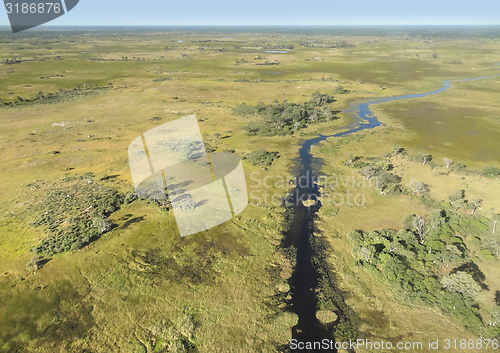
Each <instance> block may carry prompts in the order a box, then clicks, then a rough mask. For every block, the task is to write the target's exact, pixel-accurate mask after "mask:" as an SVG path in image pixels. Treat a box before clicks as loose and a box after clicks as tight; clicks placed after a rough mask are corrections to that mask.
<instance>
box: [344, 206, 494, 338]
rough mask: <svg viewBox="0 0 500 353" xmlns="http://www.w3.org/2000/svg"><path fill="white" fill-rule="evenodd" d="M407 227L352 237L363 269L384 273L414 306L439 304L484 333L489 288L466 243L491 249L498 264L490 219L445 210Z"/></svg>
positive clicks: (409, 219) (415, 219) (411, 221)
mask: <svg viewBox="0 0 500 353" xmlns="http://www.w3.org/2000/svg"><path fill="white" fill-rule="evenodd" d="M405 223H406V224H407V227H406V228H404V229H401V230H399V231H396V230H392V229H384V230H377V231H370V232H363V231H354V232H351V233H350V234H349V236H350V238H351V239H352V242H353V245H354V250H353V251H354V252H355V253H356V256H357V258H358V263H359V265H360V266H363V267H364V268H366V269H367V270H369V271H371V272H373V273H374V274H380V275H381V276H382V277H383V278H384V279H385V280H386V281H387V283H388V284H390V286H391V287H393V288H394V289H395V290H397V293H398V295H399V296H400V297H402V298H404V299H405V300H407V301H408V302H412V303H414V304H415V303H420V304H426V305H437V306H439V307H440V308H441V310H443V312H445V313H447V314H450V315H453V316H455V317H457V318H458V319H459V320H460V321H461V322H463V323H464V324H465V327H467V328H468V329H470V330H472V331H473V332H479V330H480V329H482V328H483V327H484V325H485V323H484V322H483V321H482V319H481V316H480V314H479V310H478V308H477V303H476V299H477V297H478V295H479V293H480V292H481V288H483V289H487V287H488V286H487V285H486V279H485V276H484V274H483V273H482V272H481V271H480V270H479V268H478V267H477V265H476V264H475V262H474V259H473V258H471V257H470V254H471V250H470V249H469V248H468V247H467V245H466V244H465V242H464V241H465V239H468V240H475V241H476V242H478V243H480V244H481V245H480V248H482V249H488V250H487V251H486V252H487V253H488V254H487V255H488V257H487V258H485V259H486V260H490V261H491V260H494V261H495V260H497V259H496V258H494V257H493V256H492V255H491V253H490V248H489V246H490V245H489V239H491V236H490V235H489V234H488V233H489V232H488V229H489V223H490V220H488V219H486V218H485V217H474V216H470V215H464V214H457V213H455V212H449V211H445V210H441V211H435V212H433V213H431V215H430V216H429V217H427V219H424V218H423V217H421V216H417V215H410V216H408V217H407V218H406V220H405ZM495 238H496V239H497V242H496V243H498V237H496V236H495ZM472 243H474V242H472ZM496 247H497V249H498V245H496ZM493 251H494V249H493ZM482 252H483V253H484V250H483V251H482ZM377 276H378V275H377ZM491 330H492V333H494V334H495V335H499V334H500V331H499V330H497V331H495V329H494V328H492V329H491Z"/></svg>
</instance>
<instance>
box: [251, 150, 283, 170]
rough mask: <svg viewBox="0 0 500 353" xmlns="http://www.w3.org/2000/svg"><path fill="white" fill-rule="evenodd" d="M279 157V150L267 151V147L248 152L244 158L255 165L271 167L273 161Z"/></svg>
mask: <svg viewBox="0 0 500 353" xmlns="http://www.w3.org/2000/svg"><path fill="white" fill-rule="evenodd" d="M276 158H279V153H278V152H267V151H266V150H265V149H263V148H261V149H258V150H257V151H253V152H251V153H249V154H247V155H246V156H245V157H243V159H246V160H248V161H249V162H250V163H252V164H253V165H255V166H262V167H269V166H270V165H271V164H273V161H274V160H275V159H276Z"/></svg>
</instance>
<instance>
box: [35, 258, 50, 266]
mask: <svg viewBox="0 0 500 353" xmlns="http://www.w3.org/2000/svg"><path fill="white" fill-rule="evenodd" d="M50 260H52V258H44V259H41V260H40V261H38V268H42V267H43V266H45V265H46V264H48V263H49V261H50Z"/></svg>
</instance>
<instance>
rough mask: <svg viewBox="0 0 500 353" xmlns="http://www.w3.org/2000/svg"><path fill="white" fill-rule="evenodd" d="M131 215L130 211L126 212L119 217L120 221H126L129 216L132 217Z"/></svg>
mask: <svg viewBox="0 0 500 353" xmlns="http://www.w3.org/2000/svg"><path fill="white" fill-rule="evenodd" d="M132 216H133V214H132V213H127V214H126V215H124V216H123V217H122V218H120V221H126V220H128V219H130V217H132Z"/></svg>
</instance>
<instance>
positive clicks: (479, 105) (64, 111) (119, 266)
mask: <svg viewBox="0 0 500 353" xmlns="http://www.w3.org/2000/svg"><path fill="white" fill-rule="evenodd" d="M346 44H347V45H346ZM284 45H286V46H290V45H293V49H282V47H283V46H284ZM0 48H1V50H0V62H2V61H4V60H5V59H13V58H16V59H17V60H18V61H20V62H18V63H14V64H9V65H0V99H1V102H14V101H15V100H16V99H17V97H22V98H23V99H28V98H29V99H32V98H34V97H36V95H37V93H38V92H43V94H48V93H50V92H58V91H59V90H73V89H75V88H78V87H79V88H81V89H92V88H96V87H110V86H109V84H112V87H111V88H109V89H107V90H105V91H103V92H101V93H99V94H96V95H92V96H82V97H76V98H74V99H72V100H71V101H67V102H58V103H57V104H37V102H33V103H30V104H16V105H15V106H1V107H0V126H1V129H0V154H1V164H0V175H1V180H2V183H1V185H0V196H1V197H2V200H3V202H2V203H1V204H0V215H1V218H0V258H1V259H2V261H1V262H0V273H2V274H3V276H2V277H1V278H0V303H1V304H0V326H1V327H2V328H7V329H5V330H2V332H1V333H0V351H5V352H10V351H16V350H20V351H23V350H24V351H28V352H82V351H84V350H85V349H87V350H88V351H92V352H109V351H118V350H120V351H124V352H152V351H161V349H162V346H163V345H164V344H165V345H167V346H168V347H170V348H169V349H170V350H169V351H176V350H177V351H179V352H182V351H186V350H187V351H192V352H195V351H199V352H215V351H217V352H255V351H262V352H272V351H285V350H286V349H285V348H283V347H284V345H286V344H287V342H288V340H289V339H290V338H291V327H292V326H293V325H295V323H296V317H295V315H294V314H291V313H288V312H286V310H285V309H286V304H287V302H286V301H287V291H288V288H287V283H286V280H287V279H288V277H289V276H290V271H291V266H292V263H291V261H290V259H288V258H287V257H286V256H285V254H284V253H283V252H282V251H281V249H280V243H281V240H282V236H283V235H282V229H283V227H284V226H285V224H284V216H283V211H284V210H283V209H282V208H281V207H279V206H274V205H272V204H266V203H265V202H251V203H250V205H249V206H248V207H247V209H246V210H245V211H244V213H243V214H241V215H240V216H239V217H237V218H236V219H234V220H233V221H231V222H227V223H226V224H224V225H221V226H219V227H217V228H214V229H212V230H209V231H206V232H203V233H201V234H197V235H195V236H192V237H187V238H181V237H180V236H179V234H178V231H177V227H176V223H175V220H174V217H173V214H172V213H171V212H170V213H169V212H166V213H165V212H162V211H161V210H159V209H158V208H155V207H154V206H152V205H149V204H148V203H147V202H145V201H136V202H133V203H131V204H129V205H123V206H122V207H121V209H120V210H119V211H117V212H115V213H113V214H111V216H110V219H111V220H112V221H113V222H114V224H115V228H114V229H113V230H112V231H110V232H108V233H106V234H104V235H103V236H102V237H101V238H100V239H99V240H97V241H95V242H93V243H92V244H91V245H89V246H87V247H84V248H83V249H81V250H79V251H73V252H69V253H65V254H59V255H55V256H52V257H47V260H50V261H48V262H46V263H45V264H44V265H43V267H42V268H41V269H39V270H37V271H33V270H32V269H27V266H26V264H27V263H28V262H29V261H30V259H31V258H32V256H33V253H31V252H30V251H29V250H30V249H32V248H33V247H34V246H36V245H37V244H38V243H39V241H40V240H41V239H43V238H44V237H45V236H46V234H45V233H44V232H43V230H42V229H40V228H35V227H32V226H30V225H29V221H28V220H29V216H30V215H29V213H28V211H27V209H28V206H29V205H30V204H31V203H33V202H36V201H37V200H40V199H41V198H43V196H44V195H43V194H40V193H37V192H33V190H31V189H30V188H28V187H26V186H27V185H28V184H30V183H33V182H35V181H37V180H46V181H51V182H52V181H56V180H60V179H62V178H63V177H65V176H80V175H82V174H85V173H88V172H92V173H94V174H95V175H96V179H100V178H108V179H109V180H111V183H112V184H113V185H114V186H116V187H117V188H119V189H120V190H121V191H122V192H126V191H128V190H130V188H131V177H130V171H129V166H128V164H127V163H128V155H127V148H128V145H129V143H130V142H131V141H132V140H133V139H134V138H136V137H137V136H139V135H140V134H141V133H144V132H145V131H147V130H149V129H151V128H153V127H155V126H157V125H159V124H161V123H163V122H168V121H171V120H174V119H176V118H179V117H182V116H185V115H189V114H192V113H194V114H196V116H197V118H198V121H199V125H200V129H201V132H202V134H203V137H204V140H205V141H206V142H207V143H208V144H209V145H210V146H211V147H213V148H215V149H216V150H217V151H224V150H231V151H234V152H235V153H236V154H238V155H240V156H244V155H246V154H248V153H250V152H252V151H255V150H257V149H259V148H265V149H266V150H267V151H277V152H279V156H280V158H278V159H276V160H275V161H274V162H273V163H272V165H271V166H269V167H267V168H265V169H264V168H262V167H260V166H254V165H252V164H251V163H249V162H248V161H244V168H245V173H246V176H247V181H248V182H249V188H250V190H249V191H252V189H255V187H252V186H251V182H250V180H252V179H251V178H250V176H251V174H252V173H253V172H258V173H259V174H258V178H259V179H263V178H265V177H266V176H270V177H288V176H290V173H291V171H292V167H293V164H294V162H295V158H296V156H297V152H298V149H299V143H300V141H301V139H304V138H307V137H309V136H314V135H315V134H317V133H319V132H321V133H323V134H331V133H332V134H333V133H334V132H338V131H340V129H342V128H343V127H344V126H346V125H348V124H349V123H350V118H349V117H348V116H347V114H343V113H340V114H339V119H337V120H333V121H329V122H324V123H320V124H314V125H310V126H309V127H308V128H306V129H304V130H301V134H297V133H295V134H293V135H291V136H284V137H277V136H275V137H261V136H247V135H246V134H245V131H244V130H242V127H243V126H244V125H246V124H248V123H249V122H250V121H253V119H254V118H253V117H239V116H236V115H234V114H233V113H232V112H233V111H232V108H233V107H235V106H236V105H238V104H240V103H242V102H244V103H246V104H249V105H255V104H257V103H259V102H264V103H266V104H268V103H270V102H272V101H273V100H279V101H283V100H288V101H292V102H296V103H303V102H306V101H307V100H309V98H310V97H311V95H312V94H313V93H314V92H316V91H320V92H322V93H328V94H331V95H334V96H335V99H336V102H334V103H333V104H332V107H334V108H335V109H337V110H343V109H346V108H347V107H348V105H349V103H350V102H352V101H353V100H357V99H369V98H373V97H382V96H388V95H401V94H407V93H419V92H427V91H432V90H434V89H436V88H438V87H440V86H441V83H442V82H443V81H444V80H446V79H453V78H472V77H478V76H488V75H491V74H495V73H497V71H495V70H497V69H498V68H499V67H498V66H496V65H495V64H496V63H498V61H499V60H498V52H499V50H500V48H499V44H498V43H497V42H496V41H495V40H493V39H490V38H486V37H485V36H480V35H476V36H474V37H464V38H461V37H456V36H451V35H450V34H449V33H448V34H446V33H445V34H444V35H443V34H439V35H438V34H436V35H433V34H432V33H431V34H429V33H424V34H418V33H417V34H416V33H410V34H408V33H404V32H403V33H399V32H398V33H393V34H387V35H381V34H370V33H368V32H367V31H364V32H363V31H360V32H357V31H354V32H353V33H352V34H349V35H346V34H345V33H342V32H339V33H322V32H320V33H317V34H307V33H299V32H292V33H279V32H277V33H276V32H269V33H258V34H256V33H251V32H245V31H243V32H230V33H229V32H220V31H219V32H218V31H205V32H203V31H193V30H190V31H182V30H157V31H156V30H150V31H143V32H141V31H129V32H114V31H112V30H105V31H92V32H90V31H84V30H83V31H82V30H75V31H64V32H57V31H56V32H32V34H31V35H29V36H12V35H9V34H7V33H6V32H0ZM265 48H268V49H265ZM267 50H285V51H287V52H288V53H286V54H280V53H267V52H266V51H267ZM258 56H260V57H262V59H261V58H259V59H256V57H258ZM457 60H460V61H461V62H462V64H453V63H452V62H454V61H457ZM266 61H267V62H268V63H276V62H278V63H279V64H277V65H256V64H257V63H265V62H266ZM42 77H43V78H42ZM158 79H165V80H163V81H162V80H158ZM155 81H156V82H155ZM499 82H500V80H499V79H498V78H497V79H492V80H487V81H477V82H467V83H466V82H463V83H454V84H453V87H452V89H450V90H449V91H446V92H445V93H443V94H442V95H437V96H432V97H427V98H423V99H418V100H413V101H408V102H403V101H401V102H394V103H388V104H383V105H379V106H376V107H374V112H375V114H376V115H377V116H378V117H379V119H380V120H381V121H382V122H383V123H385V124H386V126H384V127H381V128H378V129H376V130H374V131H373V132H365V133H363V135H365V136H364V137H363V138H362V139H360V140H358V141H357V142H356V141H351V142H348V143H346V144H340V145H339V144H337V139H331V140H329V141H327V142H325V143H323V144H322V145H321V146H320V147H315V148H314V149H313V152H314V154H315V156H317V157H321V158H323V160H324V166H323V170H322V173H323V174H337V175H340V174H342V175H350V174H351V173H353V171H352V170H351V169H349V168H348V167H346V166H345V165H342V163H340V162H341V161H345V160H346V159H348V155H349V154H355V155H359V156H365V157H366V156H372V157H377V156H383V155H384V154H385V153H387V152H390V151H391V148H392V145H393V144H396V143H397V144H399V145H401V146H405V147H407V148H408V149H409V150H411V151H414V153H418V152H419V151H420V150H425V151H426V152H428V153H431V154H432V155H433V156H434V159H435V160H436V161H438V162H439V161H440V160H441V159H442V158H444V157H448V158H452V159H453V160H455V161H456V162H458V161H460V162H462V163H465V164H467V165H468V166H469V168H471V169H479V170H480V169H482V168H483V167H485V166H487V165H496V166H498V161H497V159H496V155H497V151H499V150H500V145H499V144H500V142H499V140H498V139H496V138H495V136H496V133H498V130H499V126H498V124H499V120H498V117H499V116H500V111H499V110H500V103H499V102H498V98H497V97H498V92H499V90H500V86H499ZM339 86H342V87H343V88H344V89H346V90H347V91H348V93H347V94H334V93H333V92H334V91H335V90H336V89H338V87H339ZM40 103H41V102H40ZM155 117H158V118H160V119H159V120H158V119H153V120H152V118H155ZM259 119H260V117H255V121H257V120H259ZM429 126H431V128H429ZM436 126H439V129H436V128H435V127H436ZM474 133H475V134H474ZM214 134H220V135H222V137H223V138H218V137H215V136H214ZM54 151H57V152H59V153H55V154H54V153H53V152H54ZM394 164H395V168H396V169H395V172H396V173H398V174H399V175H401V176H402V178H403V183H409V181H410V180H411V179H418V180H422V181H425V182H426V183H427V184H429V185H430V193H431V194H432V196H433V197H434V198H436V199H437V200H441V199H445V197H446V196H447V195H449V194H450V193H452V192H454V191H456V190H457V189H460V188H463V189H466V192H467V193H470V194H471V195H474V196H475V197H478V198H483V199H484V206H483V208H482V210H485V211H487V210H488V209H489V208H491V207H495V208H496V209H497V210H498V209H500V205H499V204H498V202H499V201H498V200H500V198H499V197H498V196H500V195H498V193H499V190H500V188H499V185H498V179H485V178H479V177H478V176H464V175H460V174H454V173H451V174H450V175H447V176H444V175H439V174H438V172H437V170H436V169H435V170H432V169H431V168H428V167H422V166H420V165H416V164H415V163H412V162H410V161H408V160H397V161H396V162H395V163H394ZM261 189H262V190H264V187H263V186H262V187H261ZM339 191H342V190H341V189H340V190H339ZM270 192H276V193H279V194H285V193H286V192H287V188H286V187H285V188H278V187H276V188H275V190H271V191H270ZM365 196H366V206H364V207H361V208H359V207H350V208H348V207H347V206H344V207H341V208H340V210H339V212H338V214H337V215H336V216H335V217H327V216H326V215H323V216H322V221H321V223H320V228H321V230H322V236H324V237H325V238H327V240H328V242H329V243H330V244H331V247H332V249H333V251H332V252H331V254H328V255H329V260H330V262H331V264H332V266H333V268H334V269H335V270H336V274H337V277H338V280H339V285H340V287H341V288H342V289H343V290H346V291H347V293H348V295H347V303H348V304H349V305H351V307H352V308H353V309H354V310H355V311H356V312H357V313H358V314H359V315H360V317H361V318H362V320H363V324H362V327H361V328H362V332H363V334H365V335H366V337H371V338H399V339H406V340H411V339H415V340H416V339H422V340H425V341H426V340H427V339H428V338H434V337H436V338H452V337H456V338H469V337H473V334H471V333H467V332H466V331H464V330H463V329H462V327H461V324H460V322H455V321H453V320H452V319H450V318H449V317H447V316H445V315H443V314H441V313H440V312H439V310H437V309H435V308H431V307H416V306H411V305H408V304H407V303H402V302H401V301H400V300H399V299H398V297H397V296H396V295H395V294H394V293H392V292H391V290H390V288H389V287H386V286H384V285H381V284H380V283H378V282H374V281H373V279H372V277H371V275H370V274H369V273H366V272H363V270H362V269H359V268H355V267H354V259H353V256H352V255H351V244H350V240H349V239H348V238H347V237H346V234H347V233H348V232H350V231H351V230H355V229H362V230H366V231H369V230H373V229H382V228H393V229H399V228H401V223H402V220H403V219H404V217H406V216H407V215H408V214H411V213H416V214H422V215H427V214H428V213H429V212H430V210H429V209H428V208H427V207H425V206H424V205H422V204H419V203H418V202H415V201H414V200H412V199H411V198H408V197H405V196H397V197H396V196H394V197H393V196H388V195H385V196H384V195H380V194H379V193H378V192H377V191H376V190H368V191H367V192H366V193H365ZM251 201H252V200H251ZM253 201H255V200H253ZM325 210H327V209H326V208H325ZM481 269H482V270H483V272H484V273H485V274H486V276H487V278H488V282H489V283H490V288H491V290H490V291H489V292H488V293H487V294H486V297H488V296H490V297H491V296H492V295H493V293H494V290H495V289H497V288H498V289H500V283H497V281H496V278H497V276H496V275H495V274H496V271H497V265H496V264H491V263H487V262H484V263H481ZM498 289H497V290H498ZM488 299H489V301H487V300H486V299H485V301H484V303H487V302H488V303H489V302H491V299H492V298H489V297H488ZM490 309H491V308H487V307H486V304H484V305H483V306H482V310H483V311H484V313H486V312H487V311H488V310H490ZM490 311H491V310H490Z"/></svg>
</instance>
